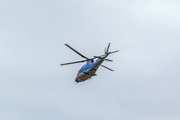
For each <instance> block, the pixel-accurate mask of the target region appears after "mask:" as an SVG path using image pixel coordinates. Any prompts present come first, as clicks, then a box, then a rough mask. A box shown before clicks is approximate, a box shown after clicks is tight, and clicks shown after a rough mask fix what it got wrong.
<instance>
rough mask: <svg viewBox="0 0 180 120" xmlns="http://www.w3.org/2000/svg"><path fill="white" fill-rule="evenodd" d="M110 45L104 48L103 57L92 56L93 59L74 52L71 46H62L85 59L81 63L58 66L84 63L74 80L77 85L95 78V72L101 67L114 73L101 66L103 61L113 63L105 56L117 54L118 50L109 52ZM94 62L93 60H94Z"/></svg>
mask: <svg viewBox="0 0 180 120" xmlns="http://www.w3.org/2000/svg"><path fill="white" fill-rule="evenodd" d="M110 44H111V43H109V44H108V47H107V49H106V48H105V53H104V55H100V56H94V57H93V58H87V57H86V56H84V55H82V54H81V53H79V52H78V51H76V50H75V49H73V48H72V47H71V46H69V45H68V44H64V45H65V46H67V47H68V48H70V49H71V50H73V51H74V52H76V53H77V54H79V55H80V56H81V57H83V58H85V59H86V60H81V61H76V62H69V63H63V64H60V65H61V66H63V65H69V64H75V63H82V62H86V64H84V65H83V66H82V68H81V69H80V70H79V71H78V73H77V76H76V78H75V82H77V83H79V82H83V81H86V80H88V79H91V78H92V76H96V75H97V74H96V71H97V69H98V68H99V66H102V67H104V68H106V69H108V70H110V71H114V70H112V69H110V68H108V67H106V66H104V65H102V63H103V62H104V61H110V62H113V61H112V60H110V59H106V58H107V56H108V55H109V54H113V53H116V52H119V50H116V51H113V52H109V47H110ZM96 58H97V60H96V61H94V59H96Z"/></svg>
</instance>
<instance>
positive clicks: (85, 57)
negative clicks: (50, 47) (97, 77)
mask: <svg viewBox="0 0 180 120" xmlns="http://www.w3.org/2000/svg"><path fill="white" fill-rule="evenodd" d="M64 45H66V46H67V47H69V48H70V49H71V50H73V51H74V52H76V53H77V54H79V55H80V56H81V57H83V58H86V59H87V60H88V58H87V57H85V56H84V55H82V54H81V53H79V52H78V51H76V50H75V49H73V48H72V47H71V46H69V45H68V44H64Z"/></svg>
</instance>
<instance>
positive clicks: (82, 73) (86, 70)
mask: <svg viewBox="0 0 180 120" xmlns="http://www.w3.org/2000/svg"><path fill="white" fill-rule="evenodd" d="M107 56H108V54H106V55H104V56H103V57H102V58H99V59H97V60H96V61H95V62H92V61H87V63H86V64H85V65H83V66H82V68H81V69H80V70H79V71H78V74H77V76H76V79H75V81H76V82H77V83H78V82H83V81H85V80H87V79H90V78H91V77H92V76H96V74H95V73H96V71H97V69H98V68H99V66H100V65H101V64H102V62H103V61H104V60H105V58H106V57H107Z"/></svg>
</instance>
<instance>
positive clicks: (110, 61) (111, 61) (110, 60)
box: [105, 59, 113, 62]
mask: <svg viewBox="0 0 180 120" xmlns="http://www.w3.org/2000/svg"><path fill="white" fill-rule="evenodd" d="M105 60H106V61H110V62H113V60H110V59H105Z"/></svg>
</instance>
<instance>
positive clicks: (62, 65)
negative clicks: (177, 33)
mask: <svg viewBox="0 0 180 120" xmlns="http://www.w3.org/2000/svg"><path fill="white" fill-rule="evenodd" d="M85 61H87V60H82V61H76V62H69V63H64V64H60V65H61V66H63V65H69V64H75V63H81V62H85Z"/></svg>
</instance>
